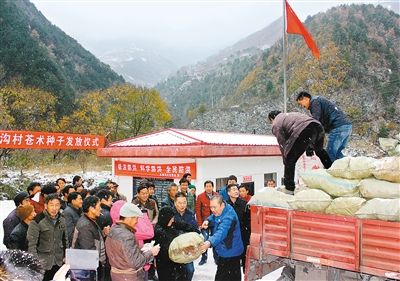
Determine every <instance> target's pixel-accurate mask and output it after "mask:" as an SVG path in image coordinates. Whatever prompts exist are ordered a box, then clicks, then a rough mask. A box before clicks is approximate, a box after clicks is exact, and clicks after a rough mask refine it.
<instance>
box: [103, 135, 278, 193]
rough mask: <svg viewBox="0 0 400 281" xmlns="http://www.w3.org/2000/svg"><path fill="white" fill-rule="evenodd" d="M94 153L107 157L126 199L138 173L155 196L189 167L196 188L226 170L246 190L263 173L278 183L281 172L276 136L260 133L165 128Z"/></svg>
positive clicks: (218, 179) (222, 178)
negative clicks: (151, 184)
mask: <svg viewBox="0 0 400 281" xmlns="http://www.w3.org/2000/svg"><path fill="white" fill-rule="evenodd" d="M97 154H98V156H100V157H111V158H112V164H113V176H114V178H115V179H116V181H117V182H118V184H119V191H120V192H121V193H122V194H124V195H126V196H127V197H128V200H130V198H132V196H133V195H134V193H135V192H136V187H137V185H138V183H139V182H140V181H141V180H142V179H143V178H147V179H151V180H152V181H153V182H154V183H155V185H156V188H157V189H156V192H157V195H158V198H163V197H164V196H166V187H167V186H168V185H169V184H170V182H171V181H174V182H176V183H178V182H179V179H180V178H181V177H182V175H183V173H185V172H188V171H189V172H190V173H191V174H192V178H193V179H192V184H194V185H195V186H196V188H197V194H199V193H201V192H203V190H204V189H203V183H204V181H206V180H211V181H213V182H214V183H215V186H216V189H217V190H218V189H219V188H220V187H222V186H224V185H225V184H226V178H227V177H228V176H229V175H235V176H236V177H237V178H238V183H245V184H246V185H247V186H249V188H250V190H251V193H256V192H257V190H260V189H261V188H262V187H264V186H265V182H266V180H268V179H274V180H275V181H276V182H277V185H280V183H281V178H282V176H283V163H282V157H281V153H280V150H279V147H278V143H277V141H276V138H275V137H273V136H265V135H251V134H232V133H220V132H210V131H196V130H183V129H166V130H162V131H159V132H155V133H150V134H147V135H142V136H138V137H134V138H130V139H126V140H122V141H119V142H115V143H111V144H109V145H108V146H107V147H105V148H101V149H98V151H97Z"/></svg>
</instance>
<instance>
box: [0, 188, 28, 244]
mask: <svg viewBox="0 0 400 281" xmlns="http://www.w3.org/2000/svg"><path fill="white" fill-rule="evenodd" d="M14 204H15V207H16V208H15V209H14V210H12V211H11V212H10V213H9V214H8V216H7V217H6V218H5V219H4V220H3V230H4V232H3V233H4V237H3V244H4V245H5V246H6V247H7V248H8V249H10V234H11V232H12V231H13V229H14V227H16V226H17V224H19V223H20V222H21V220H20V219H19V218H18V216H17V208H18V207H19V206H26V205H30V203H29V194H28V192H25V191H22V192H19V193H18V194H17V195H16V196H15V197H14Z"/></svg>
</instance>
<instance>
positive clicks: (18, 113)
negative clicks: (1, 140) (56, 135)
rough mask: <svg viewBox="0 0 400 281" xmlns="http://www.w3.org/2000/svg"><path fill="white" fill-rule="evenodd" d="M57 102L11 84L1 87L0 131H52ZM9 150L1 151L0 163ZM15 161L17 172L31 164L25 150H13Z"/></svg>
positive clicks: (28, 88)
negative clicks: (18, 167)
mask: <svg viewBox="0 0 400 281" xmlns="http://www.w3.org/2000/svg"><path fill="white" fill-rule="evenodd" d="M56 102H57V99H56V98H55V97H54V95H52V94H51V93H49V92H46V91H43V90H40V89H37V88H33V87H24V86H22V84H21V83H19V82H16V81H14V82H13V83H10V84H9V85H8V86H4V87H0V130H31V131H54V128H55V124H56V118H55V116H56V112H55V106H56ZM10 152H11V151H10V150H9V149H0V159H3V158H4V157H6V156H9V155H10ZM13 154H14V158H15V159H19V160H18V161H17V162H18V164H19V166H20V168H21V169H22V168H26V167H28V166H30V165H31V164H32V162H34V161H32V157H31V155H30V154H29V152H28V150H16V151H14V152H13Z"/></svg>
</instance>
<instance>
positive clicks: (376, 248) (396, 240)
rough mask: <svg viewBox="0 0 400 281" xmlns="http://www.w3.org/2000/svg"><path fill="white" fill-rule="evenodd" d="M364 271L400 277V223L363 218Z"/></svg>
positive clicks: (362, 266) (362, 258)
mask: <svg viewBox="0 0 400 281" xmlns="http://www.w3.org/2000/svg"><path fill="white" fill-rule="evenodd" d="M360 246H361V249H360V255H361V261H360V263H361V264H360V270H361V271H362V272H365V273H368V274H372V275H379V276H385V277H388V278H395V279H400V223H398V222H386V221H379V220H361V245H360Z"/></svg>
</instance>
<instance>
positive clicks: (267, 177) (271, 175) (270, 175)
mask: <svg viewBox="0 0 400 281" xmlns="http://www.w3.org/2000/svg"><path fill="white" fill-rule="evenodd" d="M276 178H277V174H276V173H268V174H264V186H267V182H268V180H274V181H275V185H276V186H278V182H277V179H276Z"/></svg>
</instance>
